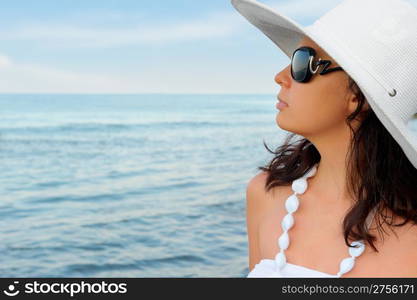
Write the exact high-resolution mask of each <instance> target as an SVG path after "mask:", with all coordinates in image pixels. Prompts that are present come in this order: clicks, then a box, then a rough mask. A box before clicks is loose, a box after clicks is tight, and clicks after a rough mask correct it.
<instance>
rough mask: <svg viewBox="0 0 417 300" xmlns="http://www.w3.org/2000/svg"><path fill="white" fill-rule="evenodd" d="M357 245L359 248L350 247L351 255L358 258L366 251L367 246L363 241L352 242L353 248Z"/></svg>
mask: <svg viewBox="0 0 417 300" xmlns="http://www.w3.org/2000/svg"><path fill="white" fill-rule="evenodd" d="M356 245H358V247H357V248H351V247H349V254H350V255H351V256H354V257H358V256H359V255H361V254H362V253H363V251H364V250H365V244H364V243H363V242H361V241H355V242H352V246H356Z"/></svg>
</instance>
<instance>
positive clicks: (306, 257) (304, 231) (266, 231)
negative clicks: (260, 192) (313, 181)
mask: <svg viewBox="0 0 417 300" xmlns="http://www.w3.org/2000/svg"><path fill="white" fill-rule="evenodd" d="M285 215H286V211H285V210H284V209H282V207H279V206H276V207H271V209H270V210H269V212H268V213H267V214H266V215H265V216H264V217H263V218H262V220H261V222H260V224H259V232H258V238H259V248H260V253H261V257H262V258H269V259H274V258H275V255H276V254H277V253H278V252H279V251H280V247H279V243H278V240H279V238H280V236H281V235H282V233H283V229H282V225H281V221H282V219H283V218H284V216H285ZM343 217H344V214H343V212H342V211H341V212H338V213H334V214H333V216H331V215H330V216H329V215H325V216H320V215H309V214H308V213H306V212H305V211H302V210H301V209H300V210H297V211H296V212H294V213H293V219H294V224H293V226H292V227H291V228H290V229H289V231H288V237H289V245H288V248H287V249H286V250H285V255H286V258H287V262H289V263H292V264H296V265H300V266H303V267H306V268H310V269H313V270H317V271H320V272H324V273H329V274H336V273H337V272H338V271H339V268H340V263H341V261H342V260H343V259H344V258H347V257H350V254H349V248H348V246H347V245H346V244H345V241H344V236H343V228H342V221H343ZM398 232H399V233H401V232H405V230H399V231H398ZM370 233H372V234H375V235H376V237H377V239H376V241H375V245H376V247H377V248H378V251H379V252H375V251H374V250H373V249H372V247H371V246H370V245H368V244H366V246H365V250H364V252H363V253H362V254H361V255H360V256H359V257H357V258H356V259H355V263H354V267H353V268H352V270H351V271H349V272H348V273H346V274H344V275H343V276H342V277H414V276H417V261H416V259H417V255H415V254H414V253H416V251H417V243H415V242H414V243H413V240H412V239H409V238H407V237H408V236H409V235H406V234H401V236H399V237H398V238H397V237H396V236H395V235H394V234H393V233H391V235H388V236H384V239H383V240H382V239H381V237H380V236H379V235H378V232H376V231H375V230H370ZM401 238H402V240H401ZM413 274H414V275H413Z"/></svg>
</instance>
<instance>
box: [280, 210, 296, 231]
mask: <svg viewBox="0 0 417 300" xmlns="http://www.w3.org/2000/svg"><path fill="white" fill-rule="evenodd" d="M293 225H294V218H293V217H292V214H286V215H285V217H284V218H283V219H282V221H281V227H282V230H284V231H287V230H289V229H290V228H291V227H292V226H293Z"/></svg>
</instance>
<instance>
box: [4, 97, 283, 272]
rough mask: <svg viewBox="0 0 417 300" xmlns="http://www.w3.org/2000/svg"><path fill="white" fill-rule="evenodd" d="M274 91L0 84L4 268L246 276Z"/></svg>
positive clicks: (271, 138) (271, 143)
mask: <svg viewBox="0 0 417 300" xmlns="http://www.w3.org/2000/svg"><path fill="white" fill-rule="evenodd" d="M275 103H276V96H275V95H201V94H196V95H190V94H187V95H179V94H172V95H170V94H140V95H90V94H88V95H78V94H44V95H42V94H33V95H31V94H2V95H0V120H1V121H0V195H1V201H0V237H1V243H0V255H1V258H2V262H1V264H0V274H1V275H2V277H245V276H246V275H247V273H248V272H249V270H248V244H247V232H246V222H245V192H246V186H247V183H248V181H249V180H250V179H251V178H252V177H253V176H254V175H256V174H257V173H258V168H257V167H258V166H262V165H265V164H266V163H267V162H268V161H269V160H270V159H271V158H272V157H273V156H272V155H271V154H270V153H269V152H268V151H267V150H266V148H265V147H264V145H263V143H264V142H265V143H266V144H267V145H268V147H270V148H271V149H274V148H276V147H277V146H278V145H279V144H280V143H281V142H282V141H283V139H284V138H285V136H286V132H284V131H283V130H282V129H280V128H279V127H277V125H276V122H275V118H276V115H277V113H278V111H277V109H276V108H275Z"/></svg>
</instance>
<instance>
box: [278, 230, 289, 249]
mask: <svg viewBox="0 0 417 300" xmlns="http://www.w3.org/2000/svg"><path fill="white" fill-rule="evenodd" d="M289 244H290V238H289V236H288V233H287V232H286V231H284V232H283V233H282V234H281V236H280V237H279V239H278V246H279V248H280V249H281V250H286V249H287V248H288V245H289Z"/></svg>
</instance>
